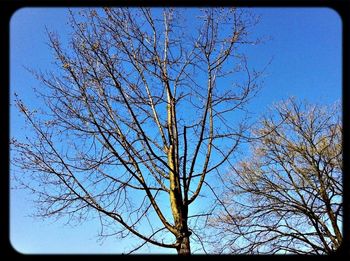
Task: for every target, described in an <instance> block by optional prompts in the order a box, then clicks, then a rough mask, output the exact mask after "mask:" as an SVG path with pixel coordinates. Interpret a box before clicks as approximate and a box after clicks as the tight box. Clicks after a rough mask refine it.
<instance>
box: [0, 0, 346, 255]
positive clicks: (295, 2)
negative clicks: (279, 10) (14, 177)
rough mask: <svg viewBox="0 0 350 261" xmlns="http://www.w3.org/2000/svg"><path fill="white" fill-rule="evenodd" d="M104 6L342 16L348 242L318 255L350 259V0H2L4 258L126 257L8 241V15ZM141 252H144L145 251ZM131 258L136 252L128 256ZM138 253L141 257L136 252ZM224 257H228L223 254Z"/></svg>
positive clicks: (0, 177) (0, 74) (1, 224)
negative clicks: (311, 10)
mask: <svg viewBox="0 0 350 261" xmlns="http://www.w3.org/2000/svg"><path fill="white" fill-rule="evenodd" d="M88 6H89V7H100V6H153V7H160V6H176V7H186V6H187V7H191V6H192V7H199V6H206V7H212V6H238V7H328V8H331V9H333V10H334V11H336V12H337V13H338V14H339V16H340V17H341V19H342V54H343V59H342V106H343V145H344V147H343V148H344V154H343V165H344V172H343V188H344V195H343V202H344V219H343V235H344V241H343V244H342V246H341V247H340V248H339V250H338V252H337V253H335V254H334V256H319V257H318V258H321V259H323V258H342V257H350V242H349V240H350V239H349V236H350V216H349V214H350V205H349V201H350V199H349V197H350V176H349V173H347V172H348V167H347V163H348V162H349V160H350V159H349V156H348V154H347V149H348V148H349V139H348V138H347V136H346V133H348V132H349V131H350V128H348V127H347V124H348V121H349V120H348V119H350V118H349V117H350V115H349V113H348V111H347V98H348V97H349V89H350V71H349V61H350V59H349V58H350V52H349V47H350V34H349V33H350V19H349V15H350V4H349V1H348V0H323V1H322V0H305V1H304V0H231V1H230V0H216V1H215V0H212V1H209V0H202V1H189V0H178V1H176V0H169V1H165V0H159V1H131V0H119V1H113V0H109V1H108V0H71V1H69V0H47V1H45V0H32V1H29V0H0V28H1V29H0V30H1V34H2V36H3V37H2V38H1V41H0V43H1V44H2V46H1V47H2V48H1V49H0V68H1V72H0V82H1V83H2V86H1V87H0V90H1V95H0V104H1V110H0V117H1V118H0V119H1V122H2V123H3V127H2V128H1V146H0V147H1V149H2V152H3V153H2V157H1V158H2V164H1V169H2V171H1V175H0V184H1V189H0V198H1V201H0V202H1V206H2V211H1V212H2V213H1V215H0V230H1V237H0V239H1V244H0V256H8V257H29V258H30V257H34V258H46V257H50V256H55V255H57V256H67V257H83V258H85V257H87V256H95V257H98V256H100V257H103V258H113V259H114V258H116V257H115V256H118V258H119V257H123V256H122V255H119V254H116V255H114V254H112V255H111V254H108V255H107V254H91V255H90V254H89V255H88V254H22V253H20V252H17V251H16V250H15V249H14V248H13V247H12V245H11V242H10V209H9V194H10V188H9V181H10V180H9V165H10V163H9V160H10V157H9V156H10V155H9V154H10V153H9V149H10V147H9V139H10V133H9V117H10V115H9V105H10V104H9V103H10V86H9V83H10V79H9V78H10V75H9V70H10V62H11V61H10V52H9V50H10V19H11V16H12V15H13V14H14V13H15V12H16V11H17V10H18V9H20V8H22V7H44V8H50V7H88ZM141 256H142V255H141ZM146 256H150V257H151V256H160V257H162V256H164V255H146ZM130 257H131V258H132V256H130ZM136 257H137V256H136ZM220 257H224V258H225V257H227V255H223V256H220ZM265 257H267V258H273V259H275V258H280V257H282V258H290V257H291V258H297V257H298V256H295V255H285V256H279V255H266V256H262V255H252V256H243V255H238V256H235V255H234V256H232V257H231V255H229V258H235V259H236V258H237V259H241V258H243V259H245V258H249V259H251V258H253V259H255V258H265Z"/></svg>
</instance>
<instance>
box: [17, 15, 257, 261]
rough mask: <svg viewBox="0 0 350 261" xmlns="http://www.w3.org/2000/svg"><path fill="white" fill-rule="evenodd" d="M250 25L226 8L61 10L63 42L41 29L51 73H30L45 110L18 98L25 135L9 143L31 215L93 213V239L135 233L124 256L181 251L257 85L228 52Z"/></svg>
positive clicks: (243, 40) (239, 58)
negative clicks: (96, 222) (34, 198)
mask: <svg viewBox="0 0 350 261" xmlns="http://www.w3.org/2000/svg"><path fill="white" fill-rule="evenodd" d="M188 12H193V14H194V16H193V17H191V21H186V19H185V18H186V17H185V16H181V14H182V13H188ZM187 17H189V14H188V16H187ZM256 22H257V19H256V18H255V17H254V16H252V15H249V13H247V12H246V10H241V9H236V8H213V9H203V10H200V11H199V10H197V11H195V10H193V9H188V10H185V9H169V8H168V9H156V8H155V9H148V8H140V9H133V8H104V9H103V10H101V9H97V10H93V9H89V10H86V9H85V10H82V11H79V14H75V13H74V12H71V16H70V25H71V27H72V31H73V32H72V36H71V41H70V42H69V43H67V46H66V47H64V43H62V42H61V40H60V39H59V37H58V36H57V34H55V33H52V32H48V37H49V46H50V47H51V48H52V50H53V53H54V55H55V63H56V65H57V68H58V69H57V71H55V72H38V71H35V72H34V74H35V75H36V77H37V78H38V79H39V80H40V81H41V82H42V83H43V86H44V87H42V88H37V90H36V92H37V94H38V97H39V98H40V99H42V100H43V101H44V102H45V104H46V107H43V108H39V109H38V110H37V111H32V110H30V109H28V108H27V106H26V105H25V104H24V103H23V102H22V101H21V99H20V98H19V97H17V99H16V103H17V106H18V107H19V109H20V111H21V112H22V113H23V115H24V116H25V117H26V120H27V122H28V123H29V126H31V133H32V134H31V135H28V136H29V137H27V140H26V141H19V140H18V139H16V137H14V138H13V139H12V142H11V148H12V153H13V157H12V164H13V168H16V169H17V171H19V174H20V175H16V178H18V179H19V180H20V182H22V183H23V184H24V185H25V186H26V187H27V188H29V189H31V190H32V191H33V192H34V193H36V195H38V203H39V206H40V208H39V213H38V214H39V215H41V216H44V217H51V216H67V215H68V216H69V217H70V218H73V219H74V218H78V219H82V220H83V219H84V217H86V216H88V215H90V214H91V213H95V214H97V215H98V217H99V218H100V221H101V225H102V229H101V236H107V235H113V236H120V237H122V238H124V237H127V236H135V237H136V238H138V239H140V240H141V241H139V242H140V245H138V246H136V247H135V248H133V249H132V250H131V251H130V253H131V252H133V251H136V250H138V249H140V248H141V247H142V246H144V245H145V244H154V245H156V246H160V247H165V248H174V249H176V250H177V252H178V254H181V255H188V254H190V253H191V249H190V236H191V234H192V236H196V237H198V238H200V235H199V232H198V233H195V228H194V227H195V223H193V224H192V225H191V219H197V218H198V217H199V216H203V217H206V216H207V215H209V214H210V213H200V214H198V213H197V214H193V215H192V216H190V215H189V207H190V205H191V204H192V203H193V202H195V201H196V199H198V198H200V197H199V195H200V194H201V193H202V192H203V184H205V180H206V177H207V176H208V175H209V174H211V173H216V172H219V171H220V170H221V168H222V166H224V164H225V162H226V161H227V159H228V158H230V157H231V155H232V154H233V153H234V151H235V149H236V148H237V146H238V144H239V142H240V137H241V134H242V133H243V132H244V131H245V130H246V126H245V124H244V117H242V113H241V111H242V110H243V109H244V105H245V103H246V102H247V101H248V100H249V99H250V98H251V97H252V96H253V95H254V94H255V93H256V91H257V90H258V86H259V82H258V79H259V76H260V75H261V72H260V73H259V72H255V71H252V70H250V69H249V67H248V65H247V59H246V57H245V56H244V54H242V53H240V52H239V50H240V49H239V47H240V46H241V45H247V44H255V43H256V42H257V40H255V41H251V40H250V39H249V38H248V33H249V30H250V29H251V28H252V26H254V24H255V23H256ZM237 112H238V114H237ZM235 113H236V114H235ZM234 115H237V116H236V117H235V118H233V117H234ZM235 119H236V120H235ZM24 173H29V174H30V181H32V182H34V183H30V184H29V183H28V179H25V178H23V174H24ZM107 231H108V232H107Z"/></svg>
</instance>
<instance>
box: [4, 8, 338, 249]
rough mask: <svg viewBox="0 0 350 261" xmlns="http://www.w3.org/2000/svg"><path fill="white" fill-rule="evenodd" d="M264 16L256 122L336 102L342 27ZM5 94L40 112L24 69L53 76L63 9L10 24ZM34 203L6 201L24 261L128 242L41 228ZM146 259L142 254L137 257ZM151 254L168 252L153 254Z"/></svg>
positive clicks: (320, 16) (255, 57)
mask: <svg viewBox="0 0 350 261" xmlns="http://www.w3.org/2000/svg"><path fill="white" fill-rule="evenodd" d="M254 13H256V14H259V15H261V16H262V20H261V22H260V24H258V25H257V26H256V27H255V30H254V32H253V33H254V34H256V35H257V36H263V35H266V36H271V37H272V39H271V40H269V41H267V42H265V43H264V44H261V45H258V46H255V47H254V48H249V49H248V50H247V54H248V58H249V62H250V64H251V65H254V66H257V68H259V67H260V68H261V66H263V65H264V64H265V63H266V62H267V61H268V60H269V59H270V58H272V57H273V61H272V64H271V65H270V66H269V67H268V70H267V72H268V74H267V76H266V77H265V81H264V86H263V89H262V91H261V92H260V93H259V95H258V96H257V97H256V98H255V99H254V102H252V104H251V106H250V107H251V108H250V109H251V110H252V111H254V112H255V113H257V115H259V114H261V113H263V112H264V111H266V109H267V107H268V106H270V105H272V103H273V102H277V101H280V100H282V99H285V98H287V97H289V96H295V97H296V98H298V99H306V100H308V101H310V102H320V103H324V104H328V103H333V102H335V101H337V100H340V99H341V77H342V74H341V72H342V70H341V57H342V55H341V30H342V29H341V19H340V17H339V16H338V15H337V13H336V12H335V11H333V10H331V9H326V8H259V9H254ZM10 26H11V28H10V62H11V64H10V85H11V86H10V92H11V99H10V101H12V100H13V93H14V92H17V93H19V94H20V95H21V97H22V98H23V100H24V101H25V102H27V103H28V104H29V105H37V101H36V98H35V96H34V95H33V92H32V87H35V86H36V85H38V83H37V81H36V80H35V79H34V78H33V76H32V75H31V74H30V73H29V72H27V71H26V70H25V69H24V68H23V66H28V67H31V68H36V69H44V70H45V69H50V68H52V69H54V67H52V64H51V62H52V58H51V57H52V56H51V52H50V50H49V48H48V46H47V45H46V43H45V41H46V35H45V26H46V27H48V28H49V29H50V30H54V31H57V32H58V33H59V34H61V35H62V37H63V39H64V38H65V37H67V34H68V32H69V31H68V27H67V9H63V8H62V9H57V8H42V9H34V8H31V9H21V10H19V11H17V12H16V13H15V14H14V15H13V17H12V19H11V25H10ZM22 126H23V120H22V119H20V118H19V117H18V113H17V112H16V110H14V108H13V106H11V108H10V135H11V136H16V137H18V136H21V135H22V133H21V132H22V129H21V128H22ZM31 199H32V197H31V195H30V194H29V193H27V192H25V191H20V190H13V191H11V194H10V240H11V243H12V245H13V246H14V247H15V248H16V249H17V250H18V251H20V252H23V253H120V252H122V251H123V250H124V247H125V246H126V247H127V246H128V245H129V244H130V242H128V241H119V240H113V239H111V238H109V239H106V240H105V241H103V244H101V243H99V242H97V238H96V234H97V233H98V231H99V227H98V223H95V222H94V221H89V222H86V223H83V224H81V225H78V226H76V227H72V226H66V225H64V222H63V221H61V220H59V221H56V220H39V219H34V218H32V217H29V215H30V214H32V213H33V204H32V202H31ZM145 251H148V250H147V248H143V249H142V252H145ZM149 251H150V252H152V253H156V252H159V253H165V251H167V250H163V249H159V248H154V247H152V248H151V249H150V250H149Z"/></svg>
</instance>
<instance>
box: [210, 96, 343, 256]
mask: <svg viewBox="0 0 350 261" xmlns="http://www.w3.org/2000/svg"><path fill="white" fill-rule="evenodd" d="M339 111H340V110H339V106H333V107H330V106H329V107H322V106H319V105H308V104H306V103H305V104H302V103H298V102H296V101H295V99H289V100H288V101H286V102H283V103H280V104H277V105H276V106H275V107H274V109H273V112H272V113H271V115H270V116H267V117H264V118H263V120H262V121H261V124H260V126H259V127H258V128H257V129H255V131H254V134H255V135H256V137H255V139H254V140H253V141H252V143H251V148H252V156H251V157H249V158H247V159H244V160H242V161H241V162H240V163H239V165H238V166H237V167H233V169H232V173H230V174H229V175H228V176H227V177H225V184H226V190H225V194H224V196H223V198H222V199H221V200H219V201H220V203H221V205H222V206H224V210H222V212H221V213H220V215H218V216H217V217H216V218H215V219H213V220H212V225H213V226H214V227H216V228H217V229H218V230H219V231H220V235H222V242H225V244H224V245H221V246H219V247H220V249H221V251H224V249H225V248H226V249H227V250H228V251H233V252H236V253H268V254H271V253H272V254H275V253H297V254H311V253H312V254H330V253H333V252H334V251H335V250H336V249H337V248H338V247H339V246H340V245H341V243H342V238H343V236H342V211H343V205H342V125H341V119H340V113H339ZM216 240H217V238H216Z"/></svg>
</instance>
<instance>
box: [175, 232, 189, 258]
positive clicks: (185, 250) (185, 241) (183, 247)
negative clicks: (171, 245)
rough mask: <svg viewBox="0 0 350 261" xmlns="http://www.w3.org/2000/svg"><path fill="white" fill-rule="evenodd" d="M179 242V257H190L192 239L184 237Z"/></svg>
mask: <svg viewBox="0 0 350 261" xmlns="http://www.w3.org/2000/svg"><path fill="white" fill-rule="evenodd" d="M178 242H179V243H180V245H179V247H178V248H177V253H178V255H180V256H189V255H191V248H190V237H189V235H187V236H184V237H182V238H179V239H178Z"/></svg>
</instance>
